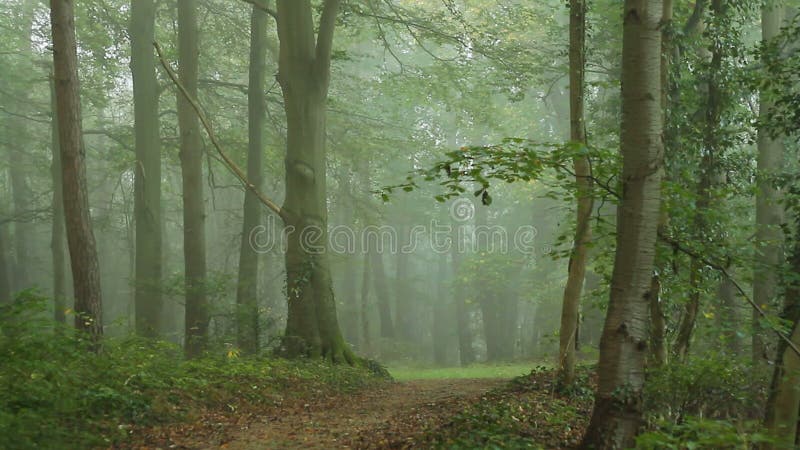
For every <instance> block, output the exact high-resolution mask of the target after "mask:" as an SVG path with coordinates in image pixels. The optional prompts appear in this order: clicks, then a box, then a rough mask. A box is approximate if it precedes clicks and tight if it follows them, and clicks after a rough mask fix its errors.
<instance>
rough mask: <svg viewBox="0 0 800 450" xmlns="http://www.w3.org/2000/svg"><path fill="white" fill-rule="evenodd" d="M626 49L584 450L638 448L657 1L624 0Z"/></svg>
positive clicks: (651, 209)
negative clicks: (610, 266) (617, 174)
mask: <svg viewBox="0 0 800 450" xmlns="http://www.w3.org/2000/svg"><path fill="white" fill-rule="evenodd" d="M623 17H624V25H623V45H622V132H621V139H620V142H621V153H622V158H623V168H622V178H621V181H622V199H621V202H620V205H619V208H618V210H617V234H616V235H617V248H616V254H615V260H614V271H613V275H612V280H611V295H610V300H609V306H608V313H607V315H606V321H605V326H604V327H603V335H602V338H601V342H600V361H599V364H598V370H597V372H598V376H599V377H598V387H597V392H596V394H595V404H594V410H593V412H592V418H591V421H590V423H589V427H588V429H587V430H586V434H585V436H584V438H583V442H582V444H581V446H582V448H594V449H621V448H630V447H632V446H633V444H634V439H635V437H636V434H637V431H638V429H639V426H640V423H641V419H642V388H643V385H644V359H645V356H646V354H647V331H648V330H647V322H648V303H649V302H648V299H647V293H648V292H649V291H650V282H651V278H652V272H653V260H654V253H655V244H656V237H657V228H658V218H659V211H660V203H661V179H662V159H663V147H662V141H661V133H662V114H661V103H660V99H661V76H660V66H661V29H660V27H661V17H662V2H661V1H660V0H626V1H625V7H624V15H623Z"/></svg>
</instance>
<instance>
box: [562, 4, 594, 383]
mask: <svg viewBox="0 0 800 450" xmlns="http://www.w3.org/2000/svg"><path fill="white" fill-rule="evenodd" d="M569 8H570V14H569V86H570V87H569V104H570V140H571V141H572V143H573V144H575V145H581V146H584V145H586V129H585V128H586V125H585V123H584V69H585V67H584V66H585V63H586V57H585V40H586V3H585V1H584V0H571V1H570V3H569ZM573 165H574V167H575V183H576V188H577V192H576V195H575V197H576V198H577V211H576V213H577V217H576V226H575V243H574V244H573V248H572V254H571V255H570V259H569V266H568V267H569V268H568V276H567V285H566V287H565V288H564V299H563V302H562V307H561V329H560V333H559V351H558V355H559V356H558V371H559V379H560V382H561V383H562V384H563V385H565V386H569V385H571V384H572V383H573V381H575V361H576V350H577V347H578V341H577V337H578V326H579V323H578V322H579V320H580V302H581V293H582V290H583V283H584V278H585V276H586V261H587V259H588V253H589V248H588V245H589V243H590V242H591V240H592V227H591V222H590V220H591V216H592V209H593V208H594V201H593V198H592V184H593V183H592V179H591V175H592V174H591V167H590V165H589V160H588V159H587V158H575V160H574V162H573Z"/></svg>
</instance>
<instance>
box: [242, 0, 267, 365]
mask: <svg viewBox="0 0 800 450" xmlns="http://www.w3.org/2000/svg"><path fill="white" fill-rule="evenodd" d="M268 19H269V15H268V14H267V13H266V11H263V10H261V9H259V8H258V7H256V6H253V11H252V13H251V17H250V75H249V76H250V81H249V83H248V91H247V110H248V122H247V124H248V147H247V179H248V180H249V181H250V183H252V184H253V185H254V186H255V187H256V188H257V189H261V188H262V185H263V174H262V172H263V165H264V164H263V162H262V161H263V157H262V154H263V152H264V122H265V119H266V111H265V97H266V94H265V90H266V82H267V70H266V69H267V66H266V64H267V61H266V55H267V53H266V52H267V49H266V43H267V22H268ZM243 209H244V219H243V222H242V240H241V246H240V248H239V278H238V282H237V289H236V305H237V318H236V322H237V341H238V345H239V348H241V349H242V350H243V351H245V352H247V353H250V354H253V353H255V352H257V351H258V340H259V325H258V324H259V311H258V266H259V264H258V262H259V260H258V253H257V252H256V250H255V248H253V246H252V244H251V242H250V236H251V234H252V233H253V230H255V229H256V228H258V227H259V226H260V225H261V224H262V220H261V219H262V213H261V202H259V200H258V197H256V195H255V194H254V193H252V192H250V191H249V190H246V191H245V194H244V208H243Z"/></svg>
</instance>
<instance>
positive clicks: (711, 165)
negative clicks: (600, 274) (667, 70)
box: [673, 0, 724, 359]
mask: <svg viewBox="0 0 800 450" xmlns="http://www.w3.org/2000/svg"><path fill="white" fill-rule="evenodd" d="M711 4H712V7H711V9H712V11H713V14H714V16H715V17H721V16H722V14H724V11H723V8H724V5H723V2H722V0H713V1H712V2H711ZM721 51H722V49H721V48H720V47H719V46H716V45H714V46H713V51H712V53H711V65H710V67H709V69H708V79H707V81H706V82H705V83H704V84H705V85H706V87H707V89H708V99H707V102H706V110H705V125H704V131H703V150H704V151H703V158H702V161H701V163H700V181H699V183H698V185H697V200H696V201H695V208H694V209H695V216H694V223H693V225H692V227H693V234H694V238H695V240H696V241H698V242H703V243H707V242H711V240H712V239H711V236H709V231H710V230H709V229H708V228H709V227H708V224H707V223H706V219H705V214H707V212H708V209H709V207H710V206H711V205H712V203H714V200H716V199H712V190H713V189H714V185H715V181H716V179H717V170H718V163H717V158H718V157H719V156H720V139H719V137H718V136H717V134H718V133H719V131H718V129H719V127H720V117H721V113H722V91H721V89H720V86H719V83H718V80H717V76H718V75H719V74H720V72H721V69H722V58H723V55H722V53H721ZM689 270H690V275H689V283H690V285H691V292H690V294H689V302H688V303H687V304H686V308H685V311H684V316H683V319H682V320H681V323H680V325H679V327H678V334H677V337H676V338H675V344H674V346H673V354H674V355H675V356H676V358H678V359H683V358H685V357H686V356H687V355H688V353H689V345H690V344H691V340H692V334H693V332H694V326H695V323H696V321H697V314H698V312H699V311H700V290H701V287H700V285H701V283H702V282H703V278H704V274H703V272H704V270H705V264H704V263H703V262H702V261H699V260H698V259H697V258H692V262H691V266H690V268H689Z"/></svg>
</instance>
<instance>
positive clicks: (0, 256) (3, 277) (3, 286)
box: [0, 226, 63, 313]
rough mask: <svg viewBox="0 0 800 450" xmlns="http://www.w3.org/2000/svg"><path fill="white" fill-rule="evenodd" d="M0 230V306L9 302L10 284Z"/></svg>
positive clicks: (4, 235) (3, 234)
mask: <svg viewBox="0 0 800 450" xmlns="http://www.w3.org/2000/svg"><path fill="white" fill-rule="evenodd" d="M2 228H3V227H2V226H0V305H2V304H4V303H10V302H11V283H10V282H9V280H8V259H7V255H6V243H5V239H6V233H5V230H3V229H2ZM62 313H63V311H62Z"/></svg>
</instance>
